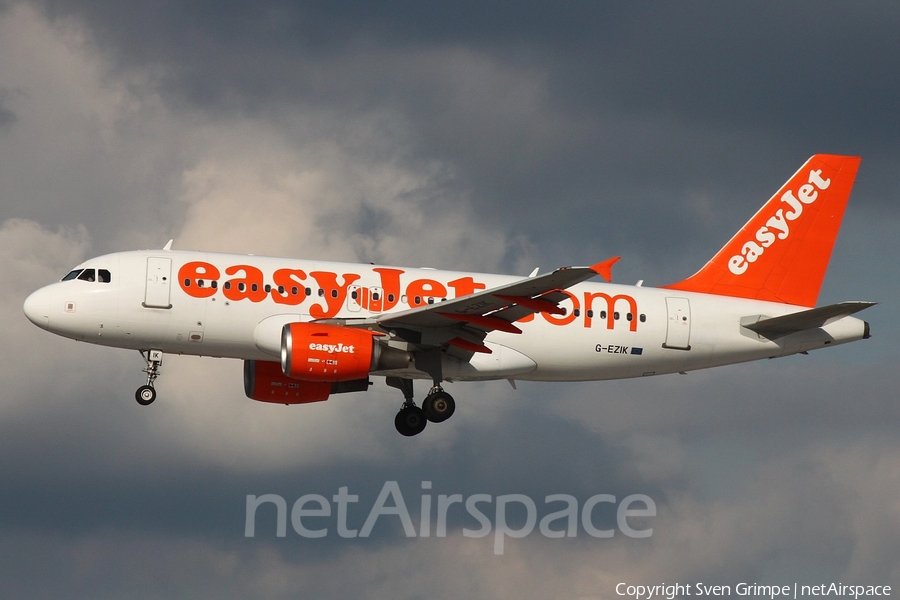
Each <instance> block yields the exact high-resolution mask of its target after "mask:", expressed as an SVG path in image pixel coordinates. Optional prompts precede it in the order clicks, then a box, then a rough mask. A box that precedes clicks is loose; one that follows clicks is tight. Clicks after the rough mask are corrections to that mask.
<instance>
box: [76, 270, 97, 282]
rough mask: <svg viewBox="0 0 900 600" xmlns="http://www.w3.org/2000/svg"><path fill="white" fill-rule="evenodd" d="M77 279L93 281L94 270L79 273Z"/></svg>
mask: <svg viewBox="0 0 900 600" xmlns="http://www.w3.org/2000/svg"><path fill="white" fill-rule="evenodd" d="M78 279H80V280H81V281H94V280H95V276H94V269H85V270H84V271H82V272H81V275H79V276H78Z"/></svg>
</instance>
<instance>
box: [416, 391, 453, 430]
mask: <svg viewBox="0 0 900 600" xmlns="http://www.w3.org/2000/svg"><path fill="white" fill-rule="evenodd" d="M422 410H423V411H424V413H425V418H426V419H428V420H429V421H431V422H432V423H443V422H444V421H446V420H447V419H449V418H450V417H452V416H453V412H454V411H455V410H456V401H455V400H454V399H453V396H451V395H450V394H448V393H447V392H435V393H434V394H431V395H430V396H428V397H426V398H425V400H423V401H422Z"/></svg>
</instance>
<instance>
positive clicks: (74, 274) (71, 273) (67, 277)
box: [62, 269, 81, 281]
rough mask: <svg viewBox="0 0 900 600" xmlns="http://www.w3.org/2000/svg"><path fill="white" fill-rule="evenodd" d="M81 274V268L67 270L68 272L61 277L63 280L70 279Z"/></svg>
mask: <svg viewBox="0 0 900 600" xmlns="http://www.w3.org/2000/svg"><path fill="white" fill-rule="evenodd" d="M80 274H81V269H75V270H74V271H69V274H68V275H66V276H65V277H63V278H62V280H63V281H71V280H73V279H75V278H76V277H78V276H79V275H80Z"/></svg>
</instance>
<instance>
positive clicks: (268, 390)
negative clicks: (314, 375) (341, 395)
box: [244, 360, 332, 404]
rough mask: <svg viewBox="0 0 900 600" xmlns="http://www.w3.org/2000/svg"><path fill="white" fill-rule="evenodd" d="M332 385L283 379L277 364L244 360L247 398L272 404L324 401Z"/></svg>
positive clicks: (279, 366)
mask: <svg viewBox="0 0 900 600" xmlns="http://www.w3.org/2000/svg"><path fill="white" fill-rule="evenodd" d="M331 391H332V384H330V383H328V382H322V381H299V380H297V379H291V378H290V377H285V376H284V373H282V372H281V365H280V364H278V363H277V362H270V361H264V360H245V361H244V393H245V394H247V397H248V398H252V399H253V400H259V401H260V402H272V403H275V404H308V403H310V402H321V401H323V400H328V395H329V394H330V393H331Z"/></svg>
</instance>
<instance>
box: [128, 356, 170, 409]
mask: <svg viewBox="0 0 900 600" xmlns="http://www.w3.org/2000/svg"><path fill="white" fill-rule="evenodd" d="M162 356H163V353H162V350H147V351H144V350H141V358H143V359H144V362H145V363H147V366H146V367H144V373H146V374H147V383H146V385H142V386H141V387H139V388H138V389H137V391H136V392H135V393H134V399H135V400H137V403H138V404H140V405H141V406H147V405H148V404H152V403H153V401H154V400H156V389H155V388H154V387H153V382H154V381H156V378H157V377H159V367H160V365H162Z"/></svg>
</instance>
